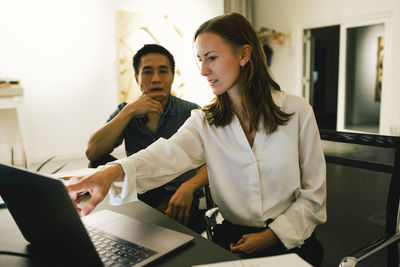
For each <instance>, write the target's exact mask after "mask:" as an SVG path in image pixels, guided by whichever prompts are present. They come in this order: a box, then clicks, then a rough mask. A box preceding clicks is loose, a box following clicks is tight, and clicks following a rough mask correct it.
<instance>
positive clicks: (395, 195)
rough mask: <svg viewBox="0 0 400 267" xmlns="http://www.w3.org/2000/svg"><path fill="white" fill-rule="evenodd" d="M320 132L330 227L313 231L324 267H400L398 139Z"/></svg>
mask: <svg viewBox="0 0 400 267" xmlns="http://www.w3.org/2000/svg"><path fill="white" fill-rule="evenodd" d="M320 132H321V139H322V140H323V143H324V151H325V158H326V162H327V179H328V180H327V189H328V198H327V210H328V222H327V223H326V224H325V225H321V226H319V227H317V235H318V236H319V240H320V241H321V242H322V243H323V245H324V248H325V251H326V254H327V255H326V256H327V257H326V260H327V262H325V264H324V266H337V265H339V266H342V267H347V266H355V265H356V264H357V266H379V267H381V266H399V253H398V241H399V239H400V234H399V229H398V225H399V195H400V137H393V136H382V135H374V134H361V133H345V132H336V131H329V130H321V131H320ZM342 252H343V254H341V253H342ZM335 253H336V254H335Z"/></svg>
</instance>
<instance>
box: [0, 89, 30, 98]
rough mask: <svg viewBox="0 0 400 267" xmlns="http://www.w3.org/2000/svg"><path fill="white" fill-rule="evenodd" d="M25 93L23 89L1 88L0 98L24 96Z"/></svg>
mask: <svg viewBox="0 0 400 267" xmlns="http://www.w3.org/2000/svg"><path fill="white" fill-rule="evenodd" d="M23 93H24V91H23V89H22V88H21V87H0V97H11V96H22V95H23Z"/></svg>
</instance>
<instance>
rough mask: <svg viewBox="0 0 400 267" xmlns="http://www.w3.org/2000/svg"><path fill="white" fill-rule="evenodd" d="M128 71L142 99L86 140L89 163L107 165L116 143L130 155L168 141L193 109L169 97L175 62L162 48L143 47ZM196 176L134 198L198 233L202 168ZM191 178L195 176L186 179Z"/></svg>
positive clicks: (122, 107) (122, 109)
mask: <svg viewBox="0 0 400 267" xmlns="http://www.w3.org/2000/svg"><path fill="white" fill-rule="evenodd" d="M133 68H134V72H135V79H136V82H137V83H138V85H139V87H140V89H141V91H142V95H141V96H140V97H139V98H138V99H137V100H136V101H135V102H132V103H129V104H127V103H125V102H124V103H121V104H120V105H119V106H118V109H117V110H116V111H115V112H114V113H113V114H112V115H111V116H110V118H109V119H108V121H107V124H106V125H105V126H104V127H103V128H101V129H100V130H98V131H97V132H96V133H94V134H93V135H92V136H91V138H90V140H89V143H88V147H87V150H86V156H87V157H88V159H89V160H90V161H91V162H95V161H99V160H100V161H101V160H102V159H104V157H106V161H108V160H110V156H109V155H108V154H109V153H110V152H112V151H113V150H114V148H115V147H117V146H119V145H121V144H122V141H125V150H126V154H127V156H130V155H132V154H134V153H136V152H138V151H140V150H142V149H144V148H146V147H148V146H149V145H151V144H152V143H153V142H155V141H156V140H157V139H158V138H160V137H163V138H166V139H168V138H169V137H171V136H172V135H173V134H174V133H175V132H176V131H177V130H178V129H179V127H180V126H181V125H182V124H183V123H184V122H185V121H186V119H187V118H189V117H190V113H191V110H193V109H196V108H198V106H197V105H196V104H194V103H191V102H188V101H185V100H182V99H179V98H177V97H175V96H172V95H171V94H170V92H171V86H172V83H173V81H174V73H175V61H174V58H173V56H172V55H171V53H170V52H169V51H168V50H167V49H165V48H164V47H162V46H160V45H156V44H150V45H145V46H144V47H143V48H141V49H140V50H139V51H138V52H137V53H136V54H135V56H134V57H133ZM196 171H197V170H191V171H188V172H187V173H184V174H182V175H181V176H179V177H177V178H176V179H174V180H173V181H171V182H169V183H168V184H166V185H164V186H161V187H159V188H156V189H153V190H150V191H147V192H145V193H142V194H138V198H139V199H140V200H142V201H144V202H146V203H147V204H149V205H150V206H152V207H154V208H156V209H158V210H160V211H165V212H166V214H167V215H168V216H170V217H172V218H173V219H176V220H178V221H179V222H181V223H184V224H186V225H187V226H188V227H189V228H191V229H193V230H195V231H196V232H202V230H203V226H202V225H203V223H202V221H203V220H202V216H201V214H200V213H199V211H198V203H199V196H200V195H201V194H200V191H199V190H198V189H199V188H200V187H201V186H203V185H205V184H207V183H208V177H207V169H206V167H205V166H203V167H201V168H200V170H199V171H198V172H197V174H196ZM193 176H196V177H194V178H193V179H190V178H191V177H193ZM189 179H190V181H189V182H186V181H188V180H189ZM168 204H169V205H168Z"/></svg>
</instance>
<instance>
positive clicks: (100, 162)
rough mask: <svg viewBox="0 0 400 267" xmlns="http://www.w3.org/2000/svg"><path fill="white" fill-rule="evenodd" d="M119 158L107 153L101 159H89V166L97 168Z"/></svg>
mask: <svg viewBox="0 0 400 267" xmlns="http://www.w3.org/2000/svg"><path fill="white" fill-rule="evenodd" d="M114 160H117V158H115V157H113V156H111V155H110V154H106V155H104V156H102V157H101V158H100V159H98V160H94V161H89V166H88V167H89V168H97V167H98V166H100V165H105V164H107V163H108V162H111V161H114Z"/></svg>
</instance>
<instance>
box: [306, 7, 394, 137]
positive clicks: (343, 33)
mask: <svg viewBox="0 0 400 267" xmlns="http://www.w3.org/2000/svg"><path fill="white" fill-rule="evenodd" d="M374 24H384V37H385V38H384V49H385V52H384V53H385V54H384V58H383V69H384V71H383V76H382V92H381V93H382V95H381V104H380V115H379V133H380V134H381V133H382V130H383V129H384V127H383V126H384V123H385V122H384V120H383V118H384V117H385V116H389V115H390V114H389V113H388V112H387V111H386V105H385V103H386V101H387V99H389V97H390V96H389V85H388V82H387V81H390V74H391V53H392V47H391V43H392V12H381V13H375V14H369V15H364V16H357V17H352V18H345V19H338V20H333V21H329V22H321V23H314V24H312V25H303V26H300V32H301V35H302V38H301V42H302V44H301V46H300V47H302V48H303V49H302V51H303V55H302V57H301V59H302V65H301V66H302V68H303V70H302V72H301V73H302V74H301V76H302V77H301V84H302V94H303V97H304V98H305V99H306V100H307V101H308V102H309V103H310V90H311V88H310V79H309V77H310V76H309V75H311V74H310V59H311V58H310V57H311V56H312V55H311V53H310V52H309V51H307V49H309V48H310V44H306V40H307V37H306V36H305V35H304V33H305V32H306V31H307V30H312V29H316V28H324V27H330V26H337V25H339V27H340V34H339V70H338V99H337V101H338V103H337V121H336V130H337V131H345V132H360V131H354V130H349V129H346V128H345V106H346V88H345V86H346V44H347V29H348V28H353V27H361V26H368V25H374ZM307 54H308V56H306V55H307ZM307 68H308V70H307Z"/></svg>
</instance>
